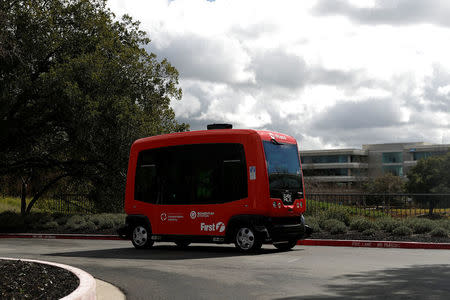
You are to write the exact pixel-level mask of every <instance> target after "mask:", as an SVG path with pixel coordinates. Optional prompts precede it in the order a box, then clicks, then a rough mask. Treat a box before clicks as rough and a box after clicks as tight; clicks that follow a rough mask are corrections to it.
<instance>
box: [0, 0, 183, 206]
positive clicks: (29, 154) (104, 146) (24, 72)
mask: <svg viewBox="0 0 450 300" xmlns="http://www.w3.org/2000/svg"><path fill="white" fill-rule="evenodd" d="M114 19H115V16H114V15H113V13H112V12H111V11H110V10H109V9H107V8H106V2H105V0H48V1H32V0H28V1H27V0H17V1H14V0H9V1H2V2H1V4H0V25H1V28H0V91H1V92H0V93H1V94H0V175H8V176H14V177H17V178H22V182H23V185H22V197H23V198H24V196H26V195H27V194H28V193H31V194H32V200H31V201H30V203H28V205H27V206H26V208H25V204H26V203H24V201H25V200H23V202H22V204H23V206H22V213H26V212H29V211H30V210H31V208H32V207H33V205H34V203H35V202H36V201H37V200H38V199H39V198H40V197H41V196H42V195H43V194H45V193H46V192H47V191H49V190H50V189H52V188H55V186H56V185H59V187H60V188H64V187H65V185H69V184H72V185H73V183H74V182H77V183H78V184H76V187H75V188H76V189H84V191H87V192H89V193H91V195H93V196H94V198H95V199H96V201H97V203H98V204H99V205H101V204H102V203H103V204H104V203H115V204H117V203H121V201H122V195H123V188H124V179H125V177H126V168H127V160H128V152H129V147H130V145H131V143H132V142H133V141H134V140H136V139H137V138H140V137H144V136H150V135H156V134H162V133H169V132H176V131H184V130H187V129H188V125H186V124H179V123H177V122H176V120H175V114H174V112H173V110H172V109H171V108H170V106H169V104H170V101H171V100H172V99H173V100H180V99H181V95H182V93H181V89H180V88H179V87H178V72H177V70H176V69H175V68H174V67H173V66H172V65H171V64H170V63H169V62H168V61H167V60H165V59H164V60H162V61H159V60H157V58H156V55H155V54H153V53H147V52H146V51H145V50H144V48H143V47H144V46H146V45H148V44H149V43H150V40H149V39H148V37H147V36H146V33H145V32H143V31H141V30H140V29H139V23H138V22H134V21H133V20H132V19H131V18H130V17H128V16H123V17H122V19H121V20H120V21H115V20H114ZM36 180H37V181H40V182H39V184H33V188H32V190H31V191H30V190H29V189H28V188H27V186H28V183H29V182H30V181H31V182H33V181H36ZM62 182H64V183H65V184H64V185H62V184H61V183H62Z"/></svg>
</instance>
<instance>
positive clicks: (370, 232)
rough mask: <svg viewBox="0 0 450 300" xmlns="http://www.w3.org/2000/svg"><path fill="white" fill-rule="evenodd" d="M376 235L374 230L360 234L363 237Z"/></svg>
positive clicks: (370, 229)
mask: <svg viewBox="0 0 450 300" xmlns="http://www.w3.org/2000/svg"><path fill="white" fill-rule="evenodd" d="M376 234H377V231H376V230H375V229H374V228H368V229H366V230H364V231H363V232H362V235H364V236H375V235H376Z"/></svg>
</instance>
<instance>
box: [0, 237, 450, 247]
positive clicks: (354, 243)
mask: <svg viewBox="0 0 450 300" xmlns="http://www.w3.org/2000/svg"><path fill="white" fill-rule="evenodd" d="M0 238H33V239H81V240H123V239H121V238H120V237H119V236H117V235H106V234H40V233H0ZM297 245H300V246H331V247H366V248H400V249H401V248H403V249H450V243H423V242H397V241H368V240H325V239H323V240H319V239H317V240H316V239H306V240H300V241H298V242H297Z"/></svg>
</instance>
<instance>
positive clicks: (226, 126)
mask: <svg viewBox="0 0 450 300" xmlns="http://www.w3.org/2000/svg"><path fill="white" fill-rule="evenodd" d="M206 128H207V129H208V130H212V129H233V125H231V124H208V125H207V126H206Z"/></svg>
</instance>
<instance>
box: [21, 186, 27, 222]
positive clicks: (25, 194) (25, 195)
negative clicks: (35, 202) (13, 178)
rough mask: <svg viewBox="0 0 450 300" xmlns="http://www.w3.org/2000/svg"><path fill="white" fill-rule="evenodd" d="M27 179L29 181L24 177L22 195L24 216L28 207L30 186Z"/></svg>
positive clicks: (22, 212)
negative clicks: (28, 189)
mask: <svg viewBox="0 0 450 300" xmlns="http://www.w3.org/2000/svg"><path fill="white" fill-rule="evenodd" d="M27 181H28V180H27V179H24V178H23V177H22V189H21V195H20V213H21V214H22V216H25V212H26V209H27V188H28V183H27Z"/></svg>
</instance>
